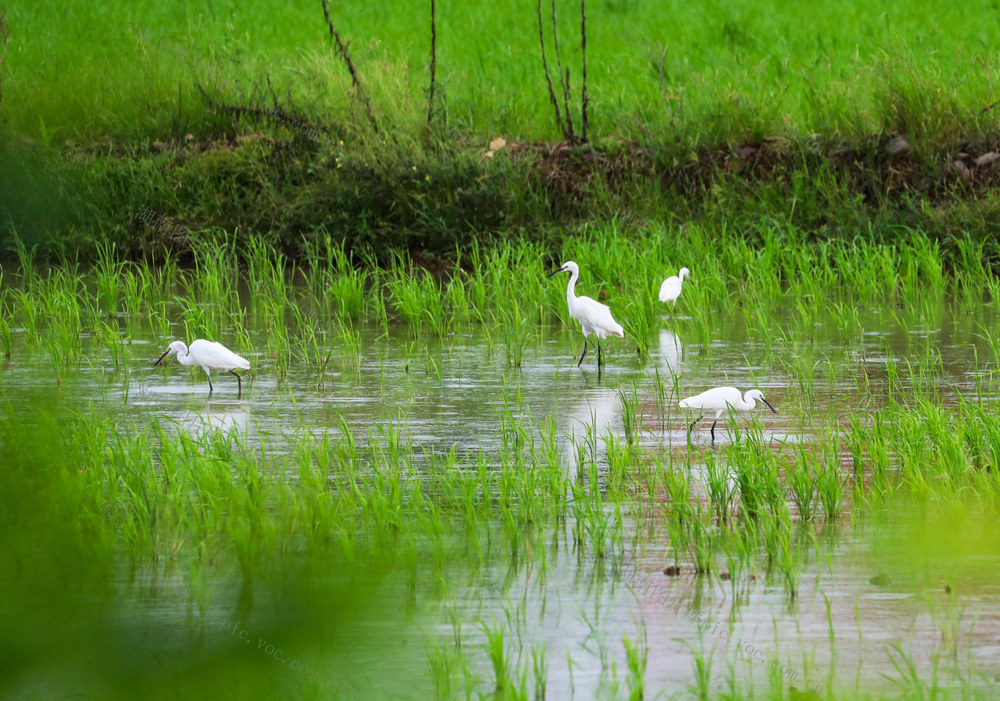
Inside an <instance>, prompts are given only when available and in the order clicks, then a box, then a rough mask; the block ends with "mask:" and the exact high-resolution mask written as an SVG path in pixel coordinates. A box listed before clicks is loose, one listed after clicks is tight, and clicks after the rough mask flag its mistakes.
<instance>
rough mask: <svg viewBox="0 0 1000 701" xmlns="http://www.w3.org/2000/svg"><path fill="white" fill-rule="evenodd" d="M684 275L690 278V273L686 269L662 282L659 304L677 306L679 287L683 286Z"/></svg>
mask: <svg viewBox="0 0 1000 701" xmlns="http://www.w3.org/2000/svg"><path fill="white" fill-rule="evenodd" d="M685 275H687V276H688V277H690V276H691V271H690V270H688V269H687V268H681V271H680V272H679V273H677V274H676V275H671V276H670V277H668V278H667V279H666V280H664V281H663V284H662V285H660V301H661V302H673V303H674V305H673V306H674V307H676V306H677V298H678V297H680V296H681V286H682V285H683V284H684V276H685Z"/></svg>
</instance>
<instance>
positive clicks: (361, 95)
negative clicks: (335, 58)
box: [320, 0, 379, 134]
mask: <svg viewBox="0 0 1000 701" xmlns="http://www.w3.org/2000/svg"><path fill="white" fill-rule="evenodd" d="M320 2H321V3H322V5H323V17H324V18H325V19H326V25H327V27H329V28H330V38H331V39H333V40H334V42H336V44H337V52H338V53H339V54H340V56H341V58H343V59H344V63H346V64H347V70H348V72H349V73H350V74H351V81H352V82H353V83H354V89H355V90H356V91H357V93H358V99H360V100H361V104H362V105H364V108H365V113H366V114H367V115H368V121H369V122H371V125H372V129H373V130H374V131H375V133H376V134H378V133H379V131H378V123H377V122H376V121H375V115H374V114H372V106H371V103H370V102H368V96H367V95H365V91H364V89H363V88H362V87H361V79H360V78H359V77H358V71H357V69H356V68H355V67H354V61H352V60H351V54H350V52H349V51H348V50H347V45H346V44H344V42H343V41H342V40H341V39H340V33H339V32H338V31H337V30H336V29H335V28H334V26H333V20H332V19H330V10H329V9H328V8H327V6H326V0H320Z"/></svg>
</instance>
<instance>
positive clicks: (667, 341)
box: [660, 329, 684, 375]
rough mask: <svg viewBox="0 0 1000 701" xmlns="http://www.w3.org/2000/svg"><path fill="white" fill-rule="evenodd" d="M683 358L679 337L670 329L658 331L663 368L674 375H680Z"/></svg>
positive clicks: (682, 348)
mask: <svg viewBox="0 0 1000 701" xmlns="http://www.w3.org/2000/svg"><path fill="white" fill-rule="evenodd" d="M683 356H684V347H683V346H682V345H681V339H680V337H679V336H678V335H677V334H676V333H674V332H673V331H671V330H670V329H660V357H661V358H662V359H663V368H664V369H665V370H667V372H670V373H672V374H674V375H680V374H681V360H682V359H683Z"/></svg>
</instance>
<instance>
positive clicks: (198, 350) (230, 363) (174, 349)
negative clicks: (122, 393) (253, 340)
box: [153, 338, 250, 397]
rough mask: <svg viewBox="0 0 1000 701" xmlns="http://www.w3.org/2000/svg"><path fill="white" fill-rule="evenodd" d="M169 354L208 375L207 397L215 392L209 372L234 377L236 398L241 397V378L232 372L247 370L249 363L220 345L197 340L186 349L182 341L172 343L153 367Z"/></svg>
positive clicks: (182, 363) (200, 339) (201, 339)
mask: <svg viewBox="0 0 1000 701" xmlns="http://www.w3.org/2000/svg"><path fill="white" fill-rule="evenodd" d="M171 353H176V354H177V360H179V361H180V363H181V365H200V366H201V368H202V370H204V371H205V374H206V375H208V396H210V397H211V396H212V392H214V391H215V388H214V387H212V374H211V373H210V372H209V371H210V370H228V371H229V372H230V373H232V374H233V376H235V377H236V382H237V386H238V387H239V394H238V396H240V397H242V396H243V378H241V377H240V376H239V375H237V374H236V373H235V372H233V370H234V369H235V368H239V369H241V370H249V369H250V361H249V360H247V359H246V358H241V357H240V356H238V355H236V354H235V353H233V352H232V351H231V350H229V349H228V348H226V347H225V346H224V345H222V344H221V343H216V342H215V341H206V340H205V339H203V338H199V339H198V340H197V341H191V347H190V348H188V347H187V346H186V345H185V344H184V341H174V342H173V343H171V344H170V345H169V346H167V351H166V352H165V353H164V354H163V355H161V356H160V359H159V360H157V361H156V362H155V363H153V365H159V364H160V360H163V359H164V358H166V357H167V356H168V355H170V354H171Z"/></svg>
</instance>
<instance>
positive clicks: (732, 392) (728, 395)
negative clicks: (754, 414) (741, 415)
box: [680, 387, 778, 443]
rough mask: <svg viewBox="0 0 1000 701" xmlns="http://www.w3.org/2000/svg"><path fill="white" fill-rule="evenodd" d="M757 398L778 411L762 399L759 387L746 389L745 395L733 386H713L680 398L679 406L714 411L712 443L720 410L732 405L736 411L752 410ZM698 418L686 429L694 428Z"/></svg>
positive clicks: (720, 413) (772, 409) (699, 418)
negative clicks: (699, 392) (691, 395)
mask: <svg viewBox="0 0 1000 701" xmlns="http://www.w3.org/2000/svg"><path fill="white" fill-rule="evenodd" d="M758 399H759V400H760V401H762V402H764V403H765V404H767V408H768V409H770V410H771V411H773V412H774V413H775V414H777V413H778V410H777V409H775V408H774V407H773V406H771V404H770V402H768V401H767V400H766V399H764V393H763V392H761V391H760V390H759V389H750V390H747V393H746V394H745V395H741V394H740V391H739V390H738V389H736V388H735V387H713V388H712V389H709V390H705V391H704V392H702V393H701V394H696V395H694V396H693V397H688V398H687V399H682V400H681V401H680V406H681V408H682V409H701V410H702V411H714V412H715V421H713V422H712V443H715V424H717V423H719V417H720V416H722V412H724V411H725V410H726V409H727V408H728V407H732V408H733V409H735V410H736V411H752V410H753V408H754V407H755V406H757V401H756V400H758ZM700 420H701V417H698V419H697V420H696V421H694V422H693V423H692V424H691V426H690V428H688V430H689V431H690V430H692V429H694V425H695V424H696V423H698V421H700Z"/></svg>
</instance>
